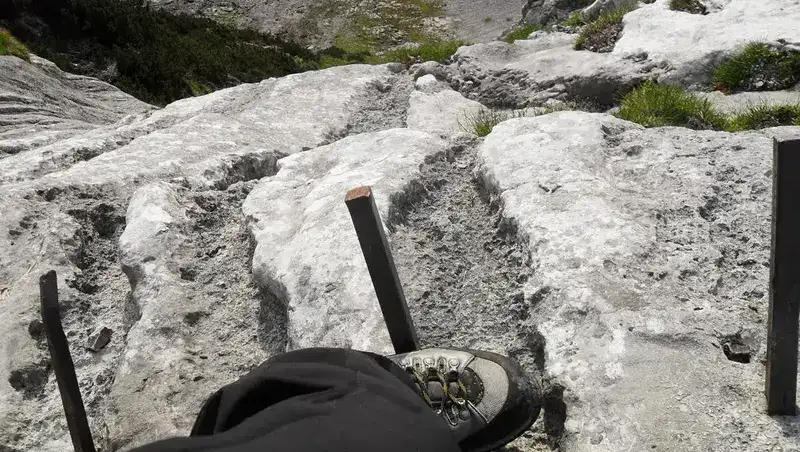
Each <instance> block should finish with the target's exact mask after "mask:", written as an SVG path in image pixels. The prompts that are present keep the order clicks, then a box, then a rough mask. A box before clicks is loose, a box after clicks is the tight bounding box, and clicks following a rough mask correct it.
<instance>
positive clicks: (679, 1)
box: [669, 0, 708, 14]
mask: <svg viewBox="0 0 800 452" xmlns="http://www.w3.org/2000/svg"><path fill="white" fill-rule="evenodd" d="M669 9H671V10H673V11H685V12H687V13H692V14H706V13H707V12H708V11H707V10H706V7H705V5H703V4H702V3H700V1H699V0H669Z"/></svg>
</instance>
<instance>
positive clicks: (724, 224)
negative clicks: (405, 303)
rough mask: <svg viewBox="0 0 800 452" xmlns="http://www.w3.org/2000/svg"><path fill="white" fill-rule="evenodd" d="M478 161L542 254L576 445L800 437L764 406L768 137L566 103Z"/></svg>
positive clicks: (709, 446)
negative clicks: (730, 352) (739, 355)
mask: <svg viewBox="0 0 800 452" xmlns="http://www.w3.org/2000/svg"><path fill="white" fill-rule="evenodd" d="M794 131H795V134H796V136H800V129H798V128H794ZM478 155H479V162H480V163H479V165H480V168H481V171H482V175H483V176H482V177H483V179H484V181H485V183H486V184H487V185H488V186H489V187H493V189H492V190H493V191H495V192H499V193H502V194H501V196H500V202H501V204H502V206H503V207H502V211H503V216H504V217H506V218H507V220H508V221H511V222H513V223H514V224H515V225H517V227H518V234H519V235H520V236H521V237H523V238H524V240H525V241H526V242H527V243H528V246H529V249H530V251H531V254H532V256H531V261H532V266H533V269H534V272H533V276H532V277H531V278H530V279H529V280H528V282H527V283H526V287H525V293H526V296H530V294H536V293H539V294H541V293H543V292H542V291H543V290H544V296H543V297H542V298H541V299H540V301H539V302H538V303H537V304H536V305H535V306H534V308H533V311H532V316H533V317H534V318H536V319H538V326H539V331H540V332H541V334H542V335H543V337H544V340H545V343H546V344H547V345H546V362H547V371H548V373H549V374H550V376H551V377H553V378H555V379H556V381H560V382H562V383H563V384H564V386H565V388H566V391H565V393H564V398H565V401H566V404H567V406H568V407H569V408H568V412H567V421H566V424H565V436H564V438H563V439H562V446H563V447H564V448H565V450H587V451H588V450H592V451H594V450H596V451H600V450H603V451H618V450H619V451H622V450H631V449H633V450H644V449H650V448H657V449H664V450H719V451H723V450H752V451H756V450H765V449H769V448H770V447H775V446H776V445H777V447H780V448H783V449H784V450H791V449H793V448H797V447H798V446H800V443H798V438H799V437H798V436H797V434H798V431H800V423H798V422H795V421H792V420H789V421H782V420H779V419H777V418H770V417H768V416H766V415H765V414H764V400H763V384H764V366H763V364H762V362H761V359H762V358H763V356H764V353H765V333H766V328H765V321H766V315H767V307H768V296H767V294H768V286H767V285H768V274H769V246H770V209H771V207H770V206H771V204H770V203H771V193H772V191H771V169H772V163H771V162H772V158H771V156H772V140H771V139H770V138H768V137H767V136H765V135H764V134H756V133H744V134H726V133H719V132H690V131H687V130H685V129H679V128H661V129H650V130H646V129H642V128H641V127H639V126H637V125H633V124H631V123H628V122H625V121H621V120H618V119H615V118H611V117H609V116H607V115H602V114H590V113H578V112H561V113H554V114H551V115H546V116H542V117H538V118H522V119H513V120H509V121H506V122H504V123H502V124H500V125H499V126H497V127H496V128H495V129H494V131H493V132H492V133H491V134H490V135H489V136H488V137H487V138H486V140H485V141H484V142H483V143H482V145H481V146H480V147H479V149H478ZM732 337H735V338H738V340H739V341H741V342H743V343H744V344H746V346H747V347H748V348H749V349H750V350H752V352H753V354H754V357H753V359H752V361H751V362H749V363H746V364H744V363H741V362H736V360H730V359H729V358H728V357H726V354H725V353H724V352H723V348H724V344H725V343H729V342H730V341H731V338H732Z"/></svg>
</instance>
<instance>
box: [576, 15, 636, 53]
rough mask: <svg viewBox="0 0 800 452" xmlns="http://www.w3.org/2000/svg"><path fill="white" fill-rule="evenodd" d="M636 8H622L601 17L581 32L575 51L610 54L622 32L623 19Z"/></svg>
mask: <svg viewBox="0 0 800 452" xmlns="http://www.w3.org/2000/svg"><path fill="white" fill-rule="evenodd" d="M634 9H636V8H635V7H626V8H621V9H618V10H616V11H610V12H608V13H605V14H602V15H600V17H598V18H597V19H595V20H594V21H592V22H591V23H590V24H588V25H587V26H586V27H584V28H583V30H581V33H580V34H579V35H578V38H577V40H576V41H575V50H584V49H586V50H591V51H592V52H610V51H611V50H613V49H614V44H616V42H617V39H619V35H620V33H621V32H622V18H623V17H624V16H625V14H628V13H629V12H631V11H633V10H634Z"/></svg>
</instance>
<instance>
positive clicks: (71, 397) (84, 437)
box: [39, 270, 95, 452]
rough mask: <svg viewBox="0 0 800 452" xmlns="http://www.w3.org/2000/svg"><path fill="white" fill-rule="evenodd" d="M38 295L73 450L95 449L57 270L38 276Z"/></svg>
mask: <svg viewBox="0 0 800 452" xmlns="http://www.w3.org/2000/svg"><path fill="white" fill-rule="evenodd" d="M39 298H40V301H41V303H42V323H43V324H44V332H45V335H46V336H47V344H48V346H49V347H50V360H51V361H52V363H53V371H54V373H55V374H56V382H57V383H58V392H60V393H61V403H62V405H63V406H64V414H66V417H67V427H68V428H69V434H70V436H71V437H72V446H73V447H74V448H75V452H95V448H94V442H93V441H92V431H91V430H90V429H89V422H88V420H87V419H86V409H85V408H84V406H83V399H82V398H81V390H80V388H79V387H78V377H77V376H76V375H75V364H74V363H73V362H72V355H71V354H70V353H69V343H68V342H67V336H66V335H65V334H64V328H63V327H62V326H61V312H60V310H59V307H58V280H57V278H56V272H55V271H54V270H50V271H49V272H47V273H45V274H44V275H42V276H41V277H40V278H39Z"/></svg>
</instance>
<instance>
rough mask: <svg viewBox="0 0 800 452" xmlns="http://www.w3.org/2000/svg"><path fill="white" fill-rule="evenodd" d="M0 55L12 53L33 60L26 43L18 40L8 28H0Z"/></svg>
mask: <svg viewBox="0 0 800 452" xmlns="http://www.w3.org/2000/svg"><path fill="white" fill-rule="evenodd" d="M0 55H12V56H15V57H17V58H21V59H23V60H25V61H30V60H31V55H30V52H28V48H27V47H25V44H23V43H21V42H19V41H17V39H16V38H14V37H13V36H11V33H9V32H8V30H4V29H2V28H0Z"/></svg>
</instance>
